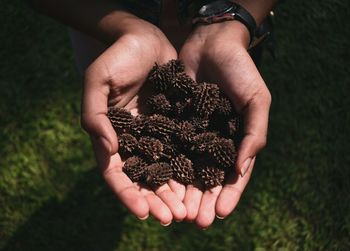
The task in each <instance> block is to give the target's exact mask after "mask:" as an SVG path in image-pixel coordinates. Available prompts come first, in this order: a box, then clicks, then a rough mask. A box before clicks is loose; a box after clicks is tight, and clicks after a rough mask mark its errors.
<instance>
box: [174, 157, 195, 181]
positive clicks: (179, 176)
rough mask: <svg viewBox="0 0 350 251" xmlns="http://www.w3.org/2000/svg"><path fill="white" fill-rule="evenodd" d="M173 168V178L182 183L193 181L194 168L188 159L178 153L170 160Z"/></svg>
mask: <svg viewBox="0 0 350 251" xmlns="http://www.w3.org/2000/svg"><path fill="white" fill-rule="evenodd" d="M170 166H171V167H172V169H173V178H174V179H175V180H177V181H179V182H180V183H182V184H184V185H188V184H192V183H193V181H194V169H193V164H192V161H191V160H190V159H188V158H187V157H186V156H185V155H183V154H180V155H178V156H177V157H175V158H173V159H172V160H171V161H170Z"/></svg>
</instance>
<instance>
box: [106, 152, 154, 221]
mask: <svg viewBox="0 0 350 251" xmlns="http://www.w3.org/2000/svg"><path fill="white" fill-rule="evenodd" d="M107 164H108V166H107V167H106V168H105V169H104V170H103V177H104V179H105V181H106V183H107V184H108V185H109V187H110V188H111V190H112V191H113V192H114V194H115V195H116V196H117V197H118V198H119V200H120V201H121V202H122V203H123V204H124V205H125V207H126V208H127V209H128V210H130V212H131V213H133V214H134V215H136V216H137V217H138V218H140V219H144V218H146V217H147V216H148V215H149V205H148V203H147V201H146V199H145V198H144V196H143V195H142V194H141V192H140V191H139V190H138V188H137V186H136V185H135V184H134V183H133V182H132V181H131V180H130V179H129V177H128V176H126V174H125V173H124V172H123V171H122V168H121V165H122V162H121V159H120V156H119V154H115V155H112V156H111V158H110V160H109V162H108V163H107Z"/></svg>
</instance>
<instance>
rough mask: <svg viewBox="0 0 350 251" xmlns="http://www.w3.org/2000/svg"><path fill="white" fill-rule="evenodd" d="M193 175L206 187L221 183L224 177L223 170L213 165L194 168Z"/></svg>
mask: <svg viewBox="0 0 350 251" xmlns="http://www.w3.org/2000/svg"><path fill="white" fill-rule="evenodd" d="M195 175H196V177H197V178H198V179H199V180H200V181H201V182H202V183H203V185H204V186H205V188H206V189H210V188H213V187H215V186H219V185H222V184H223V182H224V179H225V172H224V170H222V169H220V168H217V167H215V166H204V167H202V168H196V169H195Z"/></svg>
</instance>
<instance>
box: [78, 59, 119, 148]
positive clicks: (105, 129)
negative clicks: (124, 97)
mask: <svg viewBox="0 0 350 251" xmlns="http://www.w3.org/2000/svg"><path fill="white" fill-rule="evenodd" d="M104 70H105V69H104V68H101V67H98V66H95V65H92V66H91V67H89V69H88V70H87V71H86V74H85V83H84V93H83V100H82V116H81V124H82V127H83V128H84V129H85V130H86V131H87V132H88V133H89V134H90V135H91V137H94V138H95V139H97V140H99V141H100V142H101V145H102V146H103V147H104V148H105V149H106V150H107V151H108V152H109V153H110V154H114V153H116V152H117V148H118V140H117V137H116V133H115V131H114V129H113V127H112V125H111V123H110V121H109V119H108V118H107V115H106V114H107V109H108V108H107V100H108V95H109V85H108V83H107V81H105V79H103V78H102V77H101V76H104V75H105V74H106V73H103V71H104Z"/></svg>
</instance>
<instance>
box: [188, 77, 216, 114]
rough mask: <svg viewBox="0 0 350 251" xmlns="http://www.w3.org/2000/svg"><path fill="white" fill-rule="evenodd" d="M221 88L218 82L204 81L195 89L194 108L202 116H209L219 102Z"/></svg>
mask: <svg viewBox="0 0 350 251" xmlns="http://www.w3.org/2000/svg"><path fill="white" fill-rule="evenodd" d="M219 95H220V89H219V87H218V86H217V85H216V84H209V83H202V84H199V85H197V86H196V89H195V90H194V91H193V108H194V110H195V112H196V113H198V114H199V116H200V117H203V118H208V117H209V116H210V115H211V114H212V113H213V112H214V110H215V109H216V107H217V105H218V103H219Z"/></svg>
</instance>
